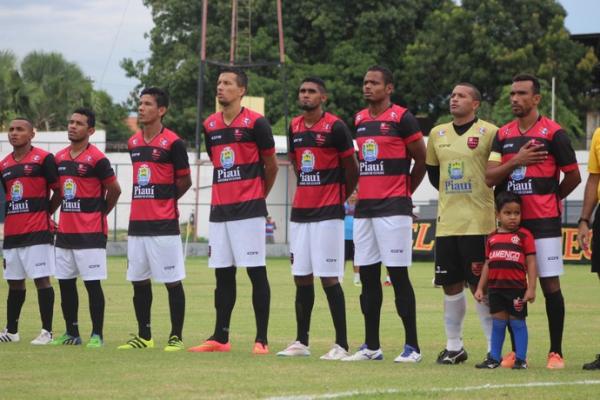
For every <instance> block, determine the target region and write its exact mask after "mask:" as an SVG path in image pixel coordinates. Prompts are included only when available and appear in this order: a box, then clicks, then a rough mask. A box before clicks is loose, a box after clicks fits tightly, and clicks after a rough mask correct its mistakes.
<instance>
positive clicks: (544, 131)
mask: <svg viewBox="0 0 600 400" xmlns="http://www.w3.org/2000/svg"><path fill="white" fill-rule="evenodd" d="M540 135H542V136H547V135H548V128H542V129H540Z"/></svg>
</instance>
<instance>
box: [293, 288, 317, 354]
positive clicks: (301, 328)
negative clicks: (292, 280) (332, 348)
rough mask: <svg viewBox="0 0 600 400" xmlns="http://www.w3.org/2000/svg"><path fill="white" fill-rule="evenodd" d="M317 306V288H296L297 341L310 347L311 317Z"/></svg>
mask: <svg viewBox="0 0 600 400" xmlns="http://www.w3.org/2000/svg"><path fill="white" fill-rule="evenodd" d="M314 304H315V286H314V285H308V286H296V340H297V341H298V342H300V343H302V344H303V345H305V346H308V334H309V330H310V316H311V314H312V309H313V305H314Z"/></svg>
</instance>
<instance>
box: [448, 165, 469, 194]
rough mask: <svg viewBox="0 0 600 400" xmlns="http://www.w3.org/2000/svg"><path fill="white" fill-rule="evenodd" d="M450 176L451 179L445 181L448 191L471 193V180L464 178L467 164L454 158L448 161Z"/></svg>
mask: <svg viewBox="0 0 600 400" xmlns="http://www.w3.org/2000/svg"><path fill="white" fill-rule="evenodd" d="M448 176H449V177H450V179H448V180H447V181H445V182H444V190H445V191H446V193H449V194H450V193H470V192H472V191H473V185H472V183H471V180H470V179H468V180H463V179H464V177H465V164H464V162H463V161H462V160H452V161H451V162H450V163H448Z"/></svg>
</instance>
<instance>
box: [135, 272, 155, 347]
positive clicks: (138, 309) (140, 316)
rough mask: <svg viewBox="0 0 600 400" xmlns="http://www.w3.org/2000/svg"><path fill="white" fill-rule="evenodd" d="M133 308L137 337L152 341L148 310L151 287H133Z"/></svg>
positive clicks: (150, 304)
mask: <svg viewBox="0 0 600 400" xmlns="http://www.w3.org/2000/svg"><path fill="white" fill-rule="evenodd" d="M133 308H134V309H135V318H136V319H137V323H138V335H139V337H141V338H142V339H144V340H150V339H152V331H151V329H150V310H151V309H152V285H151V284H150V283H148V284H145V285H136V284H134V285H133Z"/></svg>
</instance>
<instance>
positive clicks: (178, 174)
mask: <svg viewBox="0 0 600 400" xmlns="http://www.w3.org/2000/svg"><path fill="white" fill-rule="evenodd" d="M171 154H172V158H173V169H174V170H175V190H176V191H177V193H175V196H176V199H177V200H179V199H180V198H181V197H182V196H183V195H184V194H185V192H187V191H188V189H189V188H191V187H192V176H191V173H190V161H189V159H188V154H187V149H186V147H185V143H184V142H183V140H181V139H177V140H176V141H174V142H173V144H172V145H171Z"/></svg>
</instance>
